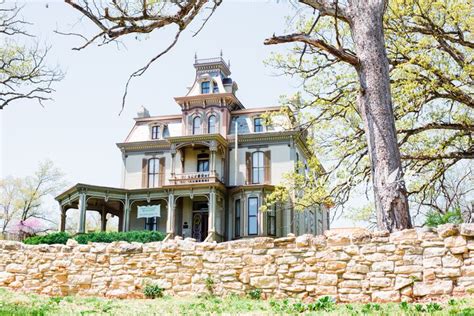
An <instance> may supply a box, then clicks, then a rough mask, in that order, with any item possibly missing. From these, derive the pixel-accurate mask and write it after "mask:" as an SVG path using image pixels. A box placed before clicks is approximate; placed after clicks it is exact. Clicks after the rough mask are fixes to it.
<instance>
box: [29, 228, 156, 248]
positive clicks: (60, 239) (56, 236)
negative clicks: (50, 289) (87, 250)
mask: <svg viewBox="0 0 474 316" xmlns="http://www.w3.org/2000/svg"><path fill="white" fill-rule="evenodd" d="M164 237H165V236H164V234H163V233H161V232H155V231H147V230H144V231H130V232H94V233H87V234H80V235H77V236H75V237H72V236H71V235H69V234H68V233H66V232H57V233H51V234H48V235H45V236H34V237H30V238H26V239H25V240H24V241H23V242H24V243H25V244H29V245H39V244H48V245H53V244H63V245H64V244H66V242H67V240H68V239H70V238H73V239H75V240H77V242H78V243H80V244H87V243H89V242H104V243H110V242H113V241H128V242H140V243H147V242H154V241H161V240H163V239H164Z"/></svg>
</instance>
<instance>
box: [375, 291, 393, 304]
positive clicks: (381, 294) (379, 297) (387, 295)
mask: <svg viewBox="0 0 474 316" xmlns="http://www.w3.org/2000/svg"><path fill="white" fill-rule="evenodd" d="M399 301H400V292H399V291H375V292H372V302H377V303H388V302H399Z"/></svg>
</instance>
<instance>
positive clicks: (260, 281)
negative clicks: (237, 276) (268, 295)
mask: <svg viewBox="0 0 474 316" xmlns="http://www.w3.org/2000/svg"><path fill="white" fill-rule="evenodd" d="M250 285H251V286H253V287H255V288H258V289H275V288H277V287H278V277H277V276H255V277H251V278H250Z"/></svg>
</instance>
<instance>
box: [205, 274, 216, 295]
mask: <svg viewBox="0 0 474 316" xmlns="http://www.w3.org/2000/svg"><path fill="white" fill-rule="evenodd" d="M205 282H206V289H207V292H208V293H209V294H210V295H214V279H212V278H211V277H207V278H206V280H205Z"/></svg>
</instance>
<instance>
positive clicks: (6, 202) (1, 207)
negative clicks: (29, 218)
mask: <svg viewBox="0 0 474 316" xmlns="http://www.w3.org/2000/svg"><path fill="white" fill-rule="evenodd" d="M19 187H20V186H19V180H18V179H15V178H13V177H9V178H6V179H3V180H0V220H1V233H2V234H5V233H6V232H7V230H8V227H9V226H10V223H11V222H12V220H13V219H15V217H16V216H17V215H18V208H17V197H18V194H19Z"/></svg>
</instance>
